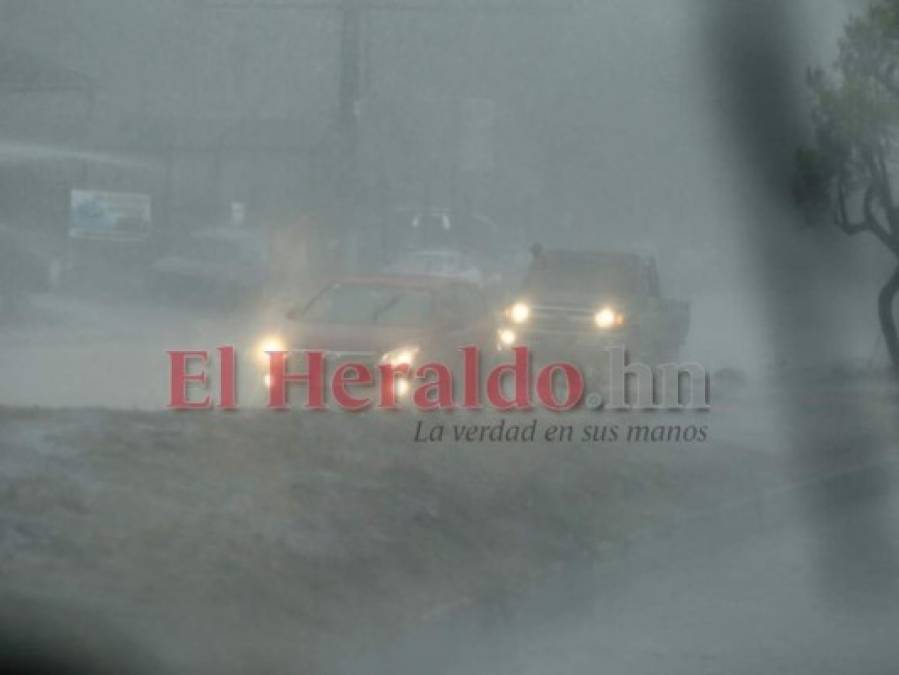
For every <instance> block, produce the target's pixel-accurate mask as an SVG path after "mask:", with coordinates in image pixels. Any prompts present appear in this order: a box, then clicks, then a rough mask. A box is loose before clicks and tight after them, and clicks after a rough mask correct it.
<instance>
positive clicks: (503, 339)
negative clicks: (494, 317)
mask: <svg viewBox="0 0 899 675" xmlns="http://www.w3.org/2000/svg"><path fill="white" fill-rule="evenodd" d="M497 337H498V338H499V341H500V344H502V345H504V346H506V347H511V346H512V345H514V344H515V340H517V339H518V336H517V335H516V334H515V331H514V330H512V329H511V328H501V329H500V330H498V331H497Z"/></svg>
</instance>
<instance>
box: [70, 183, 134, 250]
mask: <svg viewBox="0 0 899 675" xmlns="http://www.w3.org/2000/svg"><path fill="white" fill-rule="evenodd" d="M151 224H152V219H151V215H150V195H144V194H137V193H132V192H99V191H96V190H72V195H71V199H70V214H69V236H70V237H71V238H73V239H117V240H123V241H127V240H144V239H147V238H148V237H149V236H150V227H151Z"/></svg>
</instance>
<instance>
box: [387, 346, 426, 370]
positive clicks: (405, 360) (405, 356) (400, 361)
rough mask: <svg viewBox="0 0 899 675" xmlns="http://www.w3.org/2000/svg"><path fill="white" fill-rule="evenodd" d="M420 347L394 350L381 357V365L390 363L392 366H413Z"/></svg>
mask: <svg viewBox="0 0 899 675" xmlns="http://www.w3.org/2000/svg"><path fill="white" fill-rule="evenodd" d="M418 352H419V349H418V347H400V348H399V349H392V350H390V351H389V352H387V353H386V354H384V356H382V357H381V363H389V364H390V365H391V366H402V365H407V366H411V365H412V364H413V363H415V358H416V357H417V356H418Z"/></svg>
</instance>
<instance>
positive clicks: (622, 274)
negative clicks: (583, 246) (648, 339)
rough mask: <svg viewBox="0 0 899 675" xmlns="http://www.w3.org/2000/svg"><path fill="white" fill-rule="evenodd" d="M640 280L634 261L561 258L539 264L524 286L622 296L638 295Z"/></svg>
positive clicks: (538, 289) (528, 289)
mask: <svg viewBox="0 0 899 675" xmlns="http://www.w3.org/2000/svg"><path fill="white" fill-rule="evenodd" d="M639 277H640V275H639V267H638V266H637V265H635V264H633V263H632V262H631V261H630V260H616V259H604V258H602V257H597V258H595V259H575V260H571V259H565V258H558V259H549V260H543V261H535V262H534V263H533V264H532V265H531V268H530V270H528V274H527V277H526V278H525V282H524V286H525V290H527V291H532V292H536V293H539V292H541V291H551V292H552V291H556V292H566V293H590V294H595V293H603V294H608V295H613V296H618V297H620V296H629V295H634V294H636V293H637V290H638V288H639Z"/></svg>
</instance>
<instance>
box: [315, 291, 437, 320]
mask: <svg viewBox="0 0 899 675" xmlns="http://www.w3.org/2000/svg"><path fill="white" fill-rule="evenodd" d="M431 307H432V303H431V293H430V292H429V291H426V290H421V289H409V288H398V287H395V286H368V285H361V284H334V285H333V286H330V287H329V288H327V289H326V290H325V291H324V292H322V293H321V294H320V295H319V296H318V297H317V298H315V300H313V301H312V303H311V304H310V305H309V306H308V307H307V308H306V311H305V312H304V313H303V318H304V319H305V320H309V321H319V322H323V323H351V324H380V325H386V326H415V325H420V324H422V323H425V322H427V320H428V319H429V318H430V316H431Z"/></svg>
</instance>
